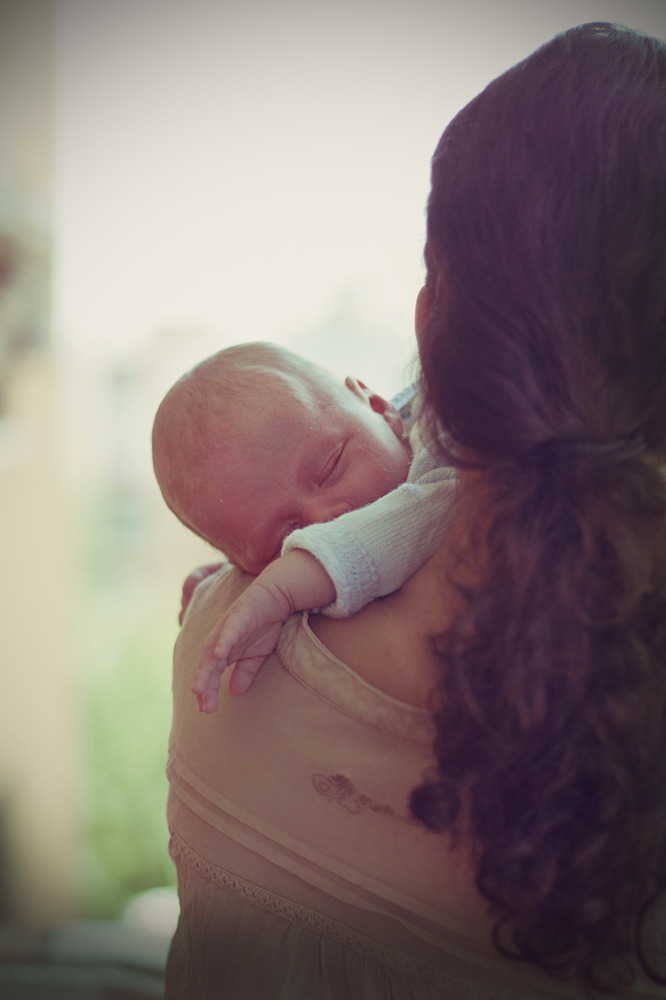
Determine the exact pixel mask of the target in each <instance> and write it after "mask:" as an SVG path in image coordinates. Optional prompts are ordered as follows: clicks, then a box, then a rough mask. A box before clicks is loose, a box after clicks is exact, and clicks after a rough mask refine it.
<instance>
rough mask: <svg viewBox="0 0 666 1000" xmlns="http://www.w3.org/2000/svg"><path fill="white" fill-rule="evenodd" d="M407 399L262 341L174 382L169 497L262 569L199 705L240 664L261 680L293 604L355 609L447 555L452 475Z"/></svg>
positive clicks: (241, 686)
mask: <svg viewBox="0 0 666 1000" xmlns="http://www.w3.org/2000/svg"><path fill="white" fill-rule="evenodd" d="M412 395H413V393H412ZM408 409H409V407H406V408H405V410H404V411H403V413H402V414H401V412H400V411H399V410H398V409H397V407H396V405H395V404H393V403H390V402H387V401H386V400H385V399H382V397H381V396H378V395H377V394H376V393H373V392H371V391H370V390H369V389H368V388H367V387H366V386H365V385H364V384H363V383H362V382H359V381H358V380H357V379H352V378H347V379H346V380H345V381H344V382H342V381H339V380H338V379H336V378H335V377H334V376H333V375H331V374H330V373H328V372H327V371H326V370H325V369H323V368H321V367H319V366H318V365H316V364H314V363H313V362H310V361H308V360H306V359H305V358H301V357H300V356H298V355H296V354H294V353H292V352H290V351H287V350H285V349H284V348H281V347H278V346H276V345H272V344H265V343H252V344H241V345H237V346H235V347H230V348H227V349H226V350H222V351H220V352H218V353H217V354H215V355H213V356H212V357H211V358H209V359H207V360H206V361H203V362H202V363H201V364H199V365H197V366H196V367H195V368H194V369H192V371H190V372H188V373H187V374H186V375H184V376H183V377H182V378H181V379H179V381H178V382H176V384H175V385H174V386H173V387H172V388H171V389H170V391H169V392H168V393H167V395H166V396H165V398H164V400H163V401H162V403H161V404H160V407H159V409H158V411H157V415H156V417H155V424H154V428H153V464H154V469H155V475H156V478H157V481H158V483H159V486H160V489H161V491H162V495H163V497H164V500H165V501H166V503H167V506H168V507H169V508H170V509H171V510H172V511H173V513H174V514H175V515H176V516H177V517H178V518H179V519H180V520H181V521H182V522H183V524H185V525H186V526H187V527H188V528H190V529H191V530H192V531H194V532H195V533H196V534H197V535H199V536H200V537H201V538H203V539H205V540H206V541H208V542H210V544H211V545H213V546H214V547H215V548H217V549H219V550H220V551H222V552H223V553H225V555H227V556H228V558H229V559H230V560H231V562H233V563H235V564H236V565H237V566H239V567H241V568H242V569H244V570H246V571H247V572H248V573H252V574H258V575H257V577H256V579H255V580H254V581H253V582H252V583H251V584H250V586H249V587H248V588H247V589H246V590H245V591H244V593H243V594H242V595H241V596H240V597H239V598H238V600H237V601H235V602H234V604H233V605H232V606H231V607H230V608H229V610H228V611H227V612H226V613H225V615H224V616H223V618H222V619H221V621H220V623H219V625H218V627H217V628H216V629H215V630H214V631H213V632H212V633H211V635H210V637H209V638H208V640H207V642H206V645H205V647H204V651H203V654H202V657H201V660H200V663H199V668H198V670H197V675H196V677H195V680H194V685H193V691H194V692H195V693H196V694H197V697H198V700H199V707H200V709H201V710H203V711H207V712H213V711H215V709H216V708H217V703H218V690H219V683H220V676H221V674H222V673H223V671H224V669H225V668H226V666H228V665H230V664H232V663H233V664H235V668H234V671H233V673H232V676H231V680H230V689H231V690H232V692H234V693H243V692H244V691H246V690H247V689H248V688H249V686H250V685H251V683H252V681H253V679H254V676H255V675H256V673H257V671H258V669H259V667H260V665H261V663H262V662H263V660H264V659H265V657H266V656H267V655H268V654H269V653H271V652H272V650H273V649H274V647H275V644H276V642H277V639H278V636H279V634H280V630H281V628H282V625H283V623H284V621H285V620H286V619H287V618H288V617H289V615H290V614H292V613H293V612H295V611H300V610H306V609H313V608H316V609H319V610H321V612H322V613H323V614H327V615H333V616H340V617H344V616H347V615H350V614H352V613H353V612H355V611H357V610H359V609H360V608H361V607H363V606H364V605H365V604H367V603H369V602H370V601H371V600H373V599H374V598H376V597H380V596H383V595H385V594H389V593H392V592H393V591H394V590H397V589H398V588H399V587H400V586H401V585H402V583H404V581H405V580H406V579H407V578H408V577H409V576H411V574H412V573H414V572H415V571H416V569H418V567H419V566H421V565H422V564H423V563H424V562H425V561H426V560H427V559H428V558H429V556H430V555H431V554H432V553H433V552H434V551H435V550H436V548H437V547H438V545H439V543H440V542H441V540H442V539H443V537H444V535H445V533H446V530H447V528H448V519H447V517H446V513H447V512H448V511H450V510H451V507H452V502H453V497H454V493H455V471H454V470H453V469H450V468H445V467H443V466H442V465H441V461H438V457H437V450H436V446H434V447H433V448H432V451H431V450H429V449H428V448H427V447H425V446H424V445H423V444H422V443H421V441H420V439H419V436H418V421H416V422H414V424H413V427H412V429H411V433H410V435H409V437H407V435H406V430H407V426H408V425H409V423H410V420H409V418H408V417H407V418H406V419H405V416H406V414H407V412H408Z"/></svg>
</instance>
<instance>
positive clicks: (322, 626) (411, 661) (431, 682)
mask: <svg viewBox="0 0 666 1000" xmlns="http://www.w3.org/2000/svg"><path fill="white" fill-rule="evenodd" d="M440 587H441V579H440V575H439V569H438V566H437V559H436V558H435V559H431V560H430V561H429V562H428V563H426V564H425V566H423V567H422V568H421V569H420V570H418V571H417V572H416V573H415V574H414V575H413V576H412V577H410V579H409V580H407V581H406V582H405V584H404V585H403V586H402V587H401V588H400V589H399V590H397V591H395V592H394V593H392V594H389V595H388V596H386V597H382V598H378V599H377V600H375V601H373V602H372V603H371V604H368V605H367V606H366V607H365V608H363V609H362V610H361V611H359V612H357V613H356V614H355V615H353V616H352V617H350V618H335V619H334V618H326V617H324V616H323V615H317V616H311V618H310V625H311V628H312V631H313V633H314V634H315V636H316V637H317V639H318V640H319V641H320V642H321V643H322V645H323V646H324V647H325V648H326V649H327V650H328V651H329V652H330V653H331V654H332V655H334V656H336V657H337V658H338V659H339V660H341V661H342V662H343V663H345V664H346V665H347V667H348V668H349V669H350V670H352V671H353V672H355V673H356V674H358V675H359V676H360V677H361V678H363V680H364V681H366V682H367V683H368V684H371V685H373V686H374V687H375V688H377V689H378V690H380V691H382V692H383V693H384V694H386V695H388V696H390V697H392V698H395V699H396V700H398V701H400V702H403V703H405V704H407V705H410V706H413V707H415V708H420V709H427V708H429V707H431V694H432V691H433V689H434V688H435V686H436V684H437V677H438V671H439V669H440V660H439V657H438V656H437V653H436V651H435V645H434V638H435V636H436V635H437V634H438V633H439V632H440V631H441V628H442V608H444V607H445V606H446V596H445V595H442V594H440Z"/></svg>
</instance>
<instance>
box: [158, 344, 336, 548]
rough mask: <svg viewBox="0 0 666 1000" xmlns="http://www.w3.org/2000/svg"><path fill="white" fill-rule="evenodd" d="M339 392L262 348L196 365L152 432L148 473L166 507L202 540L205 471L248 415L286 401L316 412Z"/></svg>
mask: <svg viewBox="0 0 666 1000" xmlns="http://www.w3.org/2000/svg"><path fill="white" fill-rule="evenodd" d="M343 391H344V386H343V384H342V383H341V382H338V381H337V380H336V379H335V378H334V377H333V376H332V375H331V374H330V373H329V372H327V371H326V370H325V369H324V368H321V367H320V366H319V365H316V364H315V363H314V362H311V361H309V360H308V359H307V358H303V357H301V356H300V355H298V354H295V353H294V352H292V351H289V350H287V349H286V348H284V347H280V346H278V345H276V344H270V343H264V342H261V341H257V342H253V343H247V344H237V345H234V346H232V347H228V348H225V349H223V350H221V351H218V352H217V353H216V354H213V355H212V356H211V357H209V358H206V359H205V360H204V361H202V362H200V363H199V364H197V365H195V366H194V368H192V369H191V370H190V371H188V372H187V373H186V374H185V375H183V376H182V377H181V378H179V379H178V381H177V382H176V383H175V384H174V385H173V386H172V387H171V389H170V390H169V391H168V392H167V394H166V396H165V397H164V399H163V400H162V402H161V404H160V406H159V408H158V410H157V414H156V416H155V422H154V425H153V437H152V443H153V468H154V470H155V476H156V479H157V482H158V484H159V487H160V490H161V492H162V496H163V497H164V500H165V502H166V504H167V506H168V507H169V508H170V510H172V511H173V513H174V514H175V515H176V517H178V518H179V519H180V520H181V521H182V522H183V523H184V524H185V525H186V526H187V527H189V528H191V529H192V530H193V531H194V532H195V533H196V534H200V535H201V534H203V525H202V523H201V521H200V518H199V506H200V504H199V498H200V497H201V495H202V491H203V489H204V486H205V483H206V480H207V479H208V477H209V476H210V472H211V467H212V466H213V465H214V464H215V465H217V466H218V468H220V469H221V468H223V467H224V462H225V455H226V453H227V451H228V445H229V442H230V440H231V439H232V438H234V437H239V436H240V437H242V436H243V433H244V429H245V426H246V420H247V415H248V412H249V411H250V410H251V411H253V412H254V411H255V410H256V408H257V407H259V408H261V409H262V410H263V411H264V412H268V411H271V410H275V414H276V416H277V413H278V412H279V411H281V410H282V409H283V405H282V404H283V403H284V402H285V400H286V399H287V398H293V397H294V396H298V397H299V398H300V399H302V401H303V402H304V403H305V404H306V405H308V406H316V405H317V404H318V403H324V402H326V401H327V402H329V403H330V402H331V401H333V400H334V399H335V398H336V396H338V395H340V393H341V392H343ZM208 535H209V533H208V532H206V533H205V534H203V537H205V538H206V539H207V540H208V541H211V542H212V544H214V545H216V547H219V542H217V541H214V540H213V539H211V538H210V537H208Z"/></svg>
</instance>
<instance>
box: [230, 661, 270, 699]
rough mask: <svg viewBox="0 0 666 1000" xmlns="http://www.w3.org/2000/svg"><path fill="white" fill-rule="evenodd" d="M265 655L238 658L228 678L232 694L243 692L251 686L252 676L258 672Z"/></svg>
mask: <svg viewBox="0 0 666 1000" xmlns="http://www.w3.org/2000/svg"><path fill="white" fill-rule="evenodd" d="M265 659H266V657H265V656H254V657H250V658H248V659H246V660H238V662H237V663H236V664H235V666H234V669H233V670H232V672H231V677H230V678H229V690H230V691H231V693H232V694H245V692H246V691H249V689H250V688H251V687H252V683H253V681H254V678H255V677H256V676H257V674H258V673H259V667H260V666H261V664H262V663H263V662H264V660H265Z"/></svg>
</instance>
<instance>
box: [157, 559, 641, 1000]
mask: <svg viewBox="0 0 666 1000" xmlns="http://www.w3.org/2000/svg"><path fill="white" fill-rule="evenodd" d="M248 579H249V578H247V577H245V576H243V574H241V573H239V572H238V571H236V570H232V569H229V568H227V570H225V571H222V572H221V573H219V574H218V575H216V576H214V577H211V578H210V579H208V580H207V581H205V582H204V583H203V584H201V585H200V586H199V587H198V588H197V591H196V594H195V598H194V599H193V601H192V603H191V605H190V608H189V609H188V615H187V619H186V623H185V626H184V628H183V630H182V632H181V634H180V636H179V639H178V642H177V644H176V650H175V666H174V682H173V683H174V687H173V693H174V716H173V728H172V733H171V739H170V746H169V760H168V777H169V801H168V819H169V827H170V831H171V852H172V856H173V858H174V861H175V863H176V867H177V871H178V886H179V895H180V900H181V918H180V922H179V926H178V930H177V932H176V935H175V937H174V941H173V944H172V948H171V953H170V956H169V963H168V967H167V993H166V995H167V997H170V998H174V997H181V998H185V997H187V998H188V1000H194V998H224V1000H259V998H266V1000H280V998H284V1000H304V998H308V1000H309V998H312V1000H326V998H330V1000H338V998H340V1000H343V998H345V1000H346V998H349V997H351V998H358V1000H388V998H391V1000H435V998H443V997H445V998H450V1000H503V998H504V1000H508V998H511V1000H541V998H543V1000H546V998H555V997H563V996H570V997H579V996H582V993H580V992H579V991H578V990H577V989H576V988H572V987H564V986H560V985H558V984H556V983H553V982H551V981H550V980H547V979H546V978H545V977H543V976H542V975H541V974H540V973H539V972H538V971H536V970H534V969H531V968H528V967H526V966H524V965H523V964H518V963H513V962H510V961H508V960H505V959H503V958H501V957H500V956H499V955H498V954H497V953H496V951H495V950H494V949H493V946H492V944H491V942H490V928H491V923H490V922H489V920H488V918H487V916H486V914H485V909H484V905H483V903H482V901H481V900H480V899H479V897H478V896H477V895H476V893H475V892H474V890H473V888H472V885H473V878H472V876H471V874H470V869H469V866H468V864H467V862H466V860H465V856H464V849H461V848H459V849H458V850H457V851H456V852H455V853H454V852H452V851H451V850H450V849H449V847H448V844H447V841H446V840H445V839H444V838H442V837H441V836H439V835H437V834H434V833H431V832H429V831H428V830H426V829H425V828H424V827H423V826H421V825H420V824H419V823H418V822H417V821H415V820H414V819H413V818H412V817H411V816H410V813H409V808H408V801H409V795H410V792H411V791H412V789H413V788H414V787H416V786H417V785H418V784H419V783H420V782H421V781H422V778H423V775H424V772H425V771H426V769H427V768H428V766H429V764H430V746H431V738H432V730H431V722H430V717H429V714H428V713H427V712H426V711H424V710H422V709H418V708H414V707H411V706H409V705H406V704H403V703H402V702H398V701H396V700H394V699H392V698H391V697H389V696H387V695H385V694H383V693H382V692H381V691H379V690H377V689H376V688H374V687H371V686H370V685H369V684H367V683H366V682H365V681H363V680H362V679H361V678H360V677H359V676H358V675H357V674H355V673H354V672H352V671H351V670H350V669H349V668H348V667H347V666H346V665H345V664H344V663H342V662H341V661H340V660H338V659H336V658H335V657H334V656H332V655H331V654H330V653H329V652H328V651H327V650H326V649H325V648H324V647H323V646H322V645H321V643H320V642H319V641H318V639H317V638H316V637H315V636H314V634H313V633H312V632H311V630H310V629H309V627H308V623H307V616H305V615H304V616H300V615H299V616H294V617H293V618H291V619H290V620H289V621H288V622H287V623H286V625H285V627H284V629H283V633H282V636H281V639H280V642H279V644H278V648H277V650H276V652H275V653H274V654H273V655H272V656H271V657H270V658H269V659H268V660H267V661H266V663H265V664H264V665H263V667H262V669H261V671H260V673H259V675H258V677H257V679H256V681H255V683H254V685H253V687H252V688H251V689H250V691H249V692H248V693H247V694H245V695H242V696H232V695H230V694H229V693H228V691H227V683H226V678H224V677H223V679H222V690H221V698H220V708H219V710H218V711H217V713H216V714H215V715H212V716H207V715H203V714H200V713H199V711H198V709H197V703H196V699H195V697H194V695H192V694H191V693H190V685H191V683H192V679H193V675H194V670H195V667H196V663H197V660H198V657H199V653H200V650H201V647H202V646H203V643H204V641H205V638H206V636H207V635H208V633H209V631H210V630H211V628H212V626H213V625H214V623H215V621H216V619H217V617H218V616H219V614H220V612H221V610H222V609H223V608H224V607H226V606H227V605H228V604H229V603H230V602H231V600H233V598H234V597H235V596H236V595H237V593H239V591H240V589H242V588H243V586H244V585H245V583H246V582H247V580H248ZM644 990H645V992H644V993H643V992H641V991H638V992H634V993H633V994H631V995H632V996H639V995H651V993H652V992H654V995H659V994H658V993H657V990H656V989H655V990H654V991H652V990H651V989H650V988H649V987H647V986H646V987H645V988H644Z"/></svg>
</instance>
